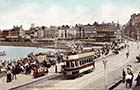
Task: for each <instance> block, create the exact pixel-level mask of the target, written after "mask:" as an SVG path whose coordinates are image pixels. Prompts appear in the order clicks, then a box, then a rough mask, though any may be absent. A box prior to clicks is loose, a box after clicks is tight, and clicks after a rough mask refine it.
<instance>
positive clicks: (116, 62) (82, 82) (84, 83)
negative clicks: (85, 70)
mask: <svg viewBox="0 0 140 90" xmlns="http://www.w3.org/2000/svg"><path fill="white" fill-rule="evenodd" d="M135 44H136V43H134V44H133V46H131V45H130V57H129V58H128V59H127V58H126V52H127V49H124V50H123V51H121V52H120V53H119V54H118V55H115V56H112V57H108V58H106V59H107V60H108V63H107V76H108V77H107V79H108V80H107V82H108V84H107V85H108V86H110V85H112V84H113V83H115V81H116V80H118V79H120V78H121V77H120V76H121V72H122V70H121V69H122V68H125V67H126V65H127V64H132V65H133V64H135V63H134V62H135V56H136V55H137V54H138V53H140V51H139V50H137V48H136V45H135ZM103 80H104V69H103V63H102V61H98V62H97V63H96V69H95V70H94V71H93V72H92V73H89V74H86V75H84V76H82V77H80V78H76V79H73V80H62V79H57V80H56V79H55V78H54V79H49V80H44V81H41V82H39V83H34V84H31V85H36V86H45V85H52V86H53V87H47V88H42V89H41V90H46V89H52V90H54V89H104V81H103ZM25 88H26V87H24V88H23V87H22V88H20V89H18V90H24V89H25ZM28 90H32V89H31V88H29V89H28Z"/></svg>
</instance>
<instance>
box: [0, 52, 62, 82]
mask: <svg viewBox="0 0 140 90" xmlns="http://www.w3.org/2000/svg"><path fill="white" fill-rule="evenodd" d="M39 54H41V53H38V54H33V53H30V54H28V55H27V57H26V58H21V59H20V60H8V61H6V60H5V61H0V74H1V73H2V71H3V72H5V73H6V77H7V80H6V82H11V81H12V80H14V79H15V80H16V79H17V77H16V75H17V74H25V75H29V74H31V72H32V71H33V73H34V71H36V69H37V68H40V67H46V68H50V66H51V65H52V66H54V65H55V64H56V61H55V60H54V59H53V60H52V59H51V58H49V56H48V54H46V57H47V59H45V60H43V62H39V61H38V59H37V57H36V56H38V55H39ZM61 59H62V56H60V55H58V56H57V61H58V63H60V62H62V61H63V60H61ZM35 68H36V69H35ZM2 69H4V70H2Z"/></svg>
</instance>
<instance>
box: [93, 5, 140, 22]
mask: <svg viewBox="0 0 140 90" xmlns="http://www.w3.org/2000/svg"><path fill="white" fill-rule="evenodd" d="M138 12H139V10H138V9H136V8H130V7H119V6H116V5H114V4H112V3H105V4H103V5H102V7H101V11H100V15H98V16H97V17H96V16H95V17H96V18H97V20H98V21H105V22H107V21H116V22H117V21H119V22H120V23H121V24H125V23H127V21H128V20H129V18H130V15H132V14H133V13H138Z"/></svg>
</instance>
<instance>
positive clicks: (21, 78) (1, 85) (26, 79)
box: [0, 63, 62, 90]
mask: <svg viewBox="0 0 140 90" xmlns="http://www.w3.org/2000/svg"><path fill="white" fill-rule="evenodd" d="M61 64H62V63H59V64H57V67H58V72H60V69H61ZM58 75H60V74H59V73H55V67H53V66H51V68H49V72H48V73H47V74H46V75H45V76H42V77H38V78H35V79H34V78H33V75H32V73H31V74H30V75H25V74H18V75H17V79H16V80H15V79H14V80H12V82H9V83H6V77H2V78H0V90H9V89H12V88H16V87H19V86H24V85H28V84H29V83H33V82H36V81H39V80H42V79H44V78H48V79H49V78H53V77H56V76H58Z"/></svg>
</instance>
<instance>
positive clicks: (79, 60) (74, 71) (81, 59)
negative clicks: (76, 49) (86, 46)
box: [62, 51, 96, 78]
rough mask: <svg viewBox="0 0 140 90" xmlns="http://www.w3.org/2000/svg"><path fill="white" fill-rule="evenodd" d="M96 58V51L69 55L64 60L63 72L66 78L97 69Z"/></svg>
mask: <svg viewBox="0 0 140 90" xmlns="http://www.w3.org/2000/svg"><path fill="white" fill-rule="evenodd" d="M95 58H96V56H95V52H94V51H88V52H87V51H86V52H82V53H79V54H74V55H68V56H67V58H66V60H64V65H63V66H62V72H63V73H64V76H65V77H66V78H75V77H78V76H79V75H80V74H81V73H84V72H88V71H92V70H93V69H95Z"/></svg>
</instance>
